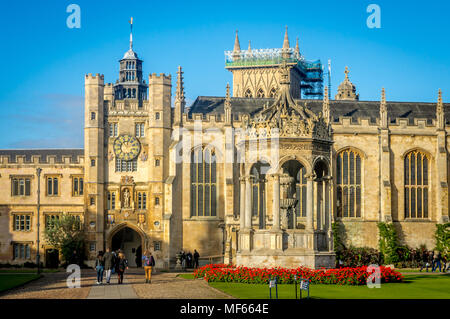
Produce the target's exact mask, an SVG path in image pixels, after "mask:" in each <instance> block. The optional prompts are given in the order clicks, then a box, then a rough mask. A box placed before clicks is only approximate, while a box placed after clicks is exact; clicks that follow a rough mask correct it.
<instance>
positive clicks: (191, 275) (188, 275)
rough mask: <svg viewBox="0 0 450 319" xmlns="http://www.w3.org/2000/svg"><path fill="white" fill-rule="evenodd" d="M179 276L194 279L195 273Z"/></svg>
mask: <svg viewBox="0 0 450 319" xmlns="http://www.w3.org/2000/svg"><path fill="white" fill-rule="evenodd" d="M178 277H180V278H184V279H194V274H179V275H178Z"/></svg>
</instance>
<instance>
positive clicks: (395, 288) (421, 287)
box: [210, 275, 450, 299]
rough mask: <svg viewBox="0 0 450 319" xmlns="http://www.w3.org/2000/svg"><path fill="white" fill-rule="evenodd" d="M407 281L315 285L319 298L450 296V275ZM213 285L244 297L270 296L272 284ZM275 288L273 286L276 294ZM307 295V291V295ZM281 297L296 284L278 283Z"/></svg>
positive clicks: (290, 293)
mask: <svg viewBox="0 0 450 319" xmlns="http://www.w3.org/2000/svg"><path fill="white" fill-rule="evenodd" d="M404 277H405V282H404V283H387V284H381V288H372V289H369V288H368V287H367V286H338V285H311V286H310V295H311V298H315V299H450V275H404ZM210 286H211V287H214V288H217V289H219V290H222V291H223V292H225V293H227V294H229V295H232V296H234V297H237V298H241V299H268V298H269V287H268V285H254V284H241V283H224V282H211V283H210ZM274 295H275V289H272V296H274ZM304 296H305V294H304V292H303V297H304ZM278 298H282V299H294V298H295V290H294V285H278Z"/></svg>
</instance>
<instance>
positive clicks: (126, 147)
mask: <svg viewBox="0 0 450 319" xmlns="http://www.w3.org/2000/svg"><path fill="white" fill-rule="evenodd" d="M140 150H141V144H139V141H138V140H137V138H135V137H134V136H131V135H120V136H119V137H118V138H116V140H115V141H114V153H116V157H117V158H118V159H121V160H125V161H131V160H133V159H135V158H136V157H137V156H138V155H139V151H140Z"/></svg>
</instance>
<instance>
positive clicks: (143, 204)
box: [138, 192, 147, 209]
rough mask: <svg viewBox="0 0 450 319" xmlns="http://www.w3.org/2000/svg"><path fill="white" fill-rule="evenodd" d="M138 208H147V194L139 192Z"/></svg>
mask: <svg viewBox="0 0 450 319" xmlns="http://www.w3.org/2000/svg"><path fill="white" fill-rule="evenodd" d="M138 209H147V194H146V193H144V192H138Z"/></svg>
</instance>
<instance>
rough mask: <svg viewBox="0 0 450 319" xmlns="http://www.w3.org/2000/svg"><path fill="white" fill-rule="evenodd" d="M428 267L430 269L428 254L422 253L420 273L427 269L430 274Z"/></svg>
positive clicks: (424, 251)
mask: <svg viewBox="0 0 450 319" xmlns="http://www.w3.org/2000/svg"><path fill="white" fill-rule="evenodd" d="M428 267H430V263H429V261H428V252H427V251H426V250H423V251H422V265H421V266H420V271H422V269H424V268H426V269H427V272H428Z"/></svg>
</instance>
